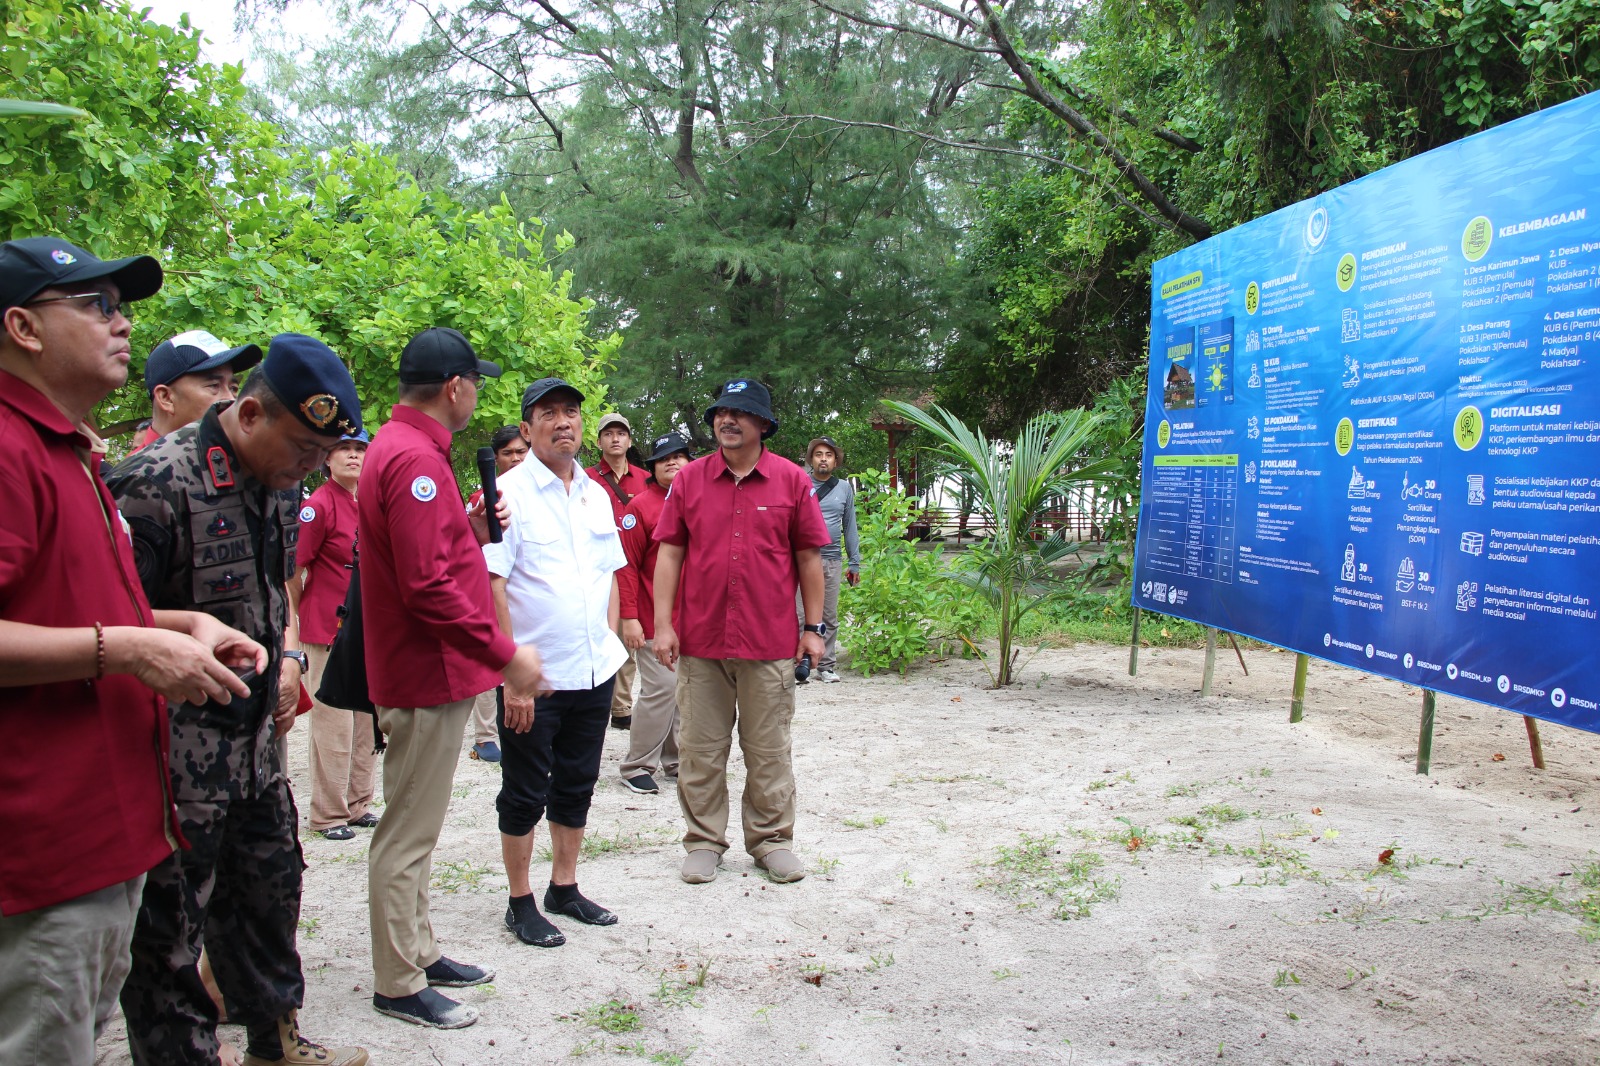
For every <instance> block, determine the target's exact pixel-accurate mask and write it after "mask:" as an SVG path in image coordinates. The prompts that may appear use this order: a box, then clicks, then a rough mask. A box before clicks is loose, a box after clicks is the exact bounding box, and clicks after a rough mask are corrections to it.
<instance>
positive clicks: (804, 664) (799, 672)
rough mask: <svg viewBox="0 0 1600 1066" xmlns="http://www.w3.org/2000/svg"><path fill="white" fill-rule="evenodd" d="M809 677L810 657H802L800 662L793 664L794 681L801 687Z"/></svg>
mask: <svg viewBox="0 0 1600 1066" xmlns="http://www.w3.org/2000/svg"><path fill="white" fill-rule="evenodd" d="M810 676H811V656H809V655H802V656H800V661H799V662H797V663H795V664H794V679H795V680H796V681H798V682H800V683H801V684H802V685H803V684H805V683H806V679H807V678H809V677H810Z"/></svg>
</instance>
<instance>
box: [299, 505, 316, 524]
mask: <svg viewBox="0 0 1600 1066" xmlns="http://www.w3.org/2000/svg"><path fill="white" fill-rule="evenodd" d="M316 520H317V509H316V508H315V507H313V506H311V505H310V504H309V503H308V504H306V505H305V506H304V507H302V508H300V521H302V522H315V521H316Z"/></svg>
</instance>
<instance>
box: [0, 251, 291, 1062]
mask: <svg viewBox="0 0 1600 1066" xmlns="http://www.w3.org/2000/svg"><path fill="white" fill-rule="evenodd" d="M160 287H161V267H160V265H159V264H157V262H156V261H155V260H154V259H152V258H150V257H149V256H136V257H133V258H129V259H118V260H114V261H111V262H103V261H101V260H99V259H97V258H95V257H94V256H93V255H90V254H89V253H88V252H86V251H84V250H83V249H82V248H78V247H76V246H74V245H71V244H68V243H67V242H66V241H63V240H60V239H57V238H53V237H32V238H28V239H25V240H17V241H10V242H7V243H6V244H3V245H0V479H4V482H5V485H6V506H5V508H4V510H3V512H0V749H3V750H4V751H5V752H6V754H7V758H6V759H4V760H0V823H3V824H4V825H5V826H6V832H7V839H6V847H5V848H4V850H3V851H0V1062H5V1063H13V1062H15V1063H23V1062H29V1063H31V1062H52V1063H56V1062H59V1063H78V1062H83V1063H87V1062H92V1061H93V1060H94V1040H95V1036H96V1035H97V1034H98V1031H99V1030H100V1028H101V1027H103V1026H104V1025H105V1023H106V1022H107V1021H108V1020H109V1019H110V1018H111V1016H112V1014H113V1012H114V1011H115V1009H116V1005H117V996H118V993H119V992H120V991H121V988H122V983H123V981H124V979H125V978H126V977H127V975H128V968H129V962H130V956H129V951H128V945H129V942H130V940H131V938H132V936H133V925H134V919H135V917H136V915H137V913H138V909H139V902H140V899H141V896H142V892H143V887H144V881H145V874H146V873H147V872H148V871H149V870H150V869H151V868H152V867H154V866H156V865H157V864H158V863H160V862H161V861H162V860H164V859H166V858H167V856H169V855H171V854H172V851H173V849H174V847H178V846H185V845H184V841H183V839H182V836H181V835H180V833H179V831H178V824H177V818H176V811H175V809H174V806H173V802H172V796H171V793H170V784H169V781H168V777H167V750H168V744H169V737H168V733H169V731H168V726H167V715H166V707H165V705H164V703H163V702H162V697H163V696H165V697H167V698H169V699H175V700H189V701H202V702H203V701H204V700H206V699H214V700H217V701H218V702H221V703H226V702H228V700H229V699H230V695H237V696H239V697H247V696H249V694H250V689H249V686H247V685H246V684H245V683H244V682H242V681H240V680H239V678H238V677H236V676H235V675H234V673H233V671H232V669H231V668H234V667H237V668H241V669H242V668H245V667H251V668H254V669H256V670H265V669H266V667H267V653H266V649H265V648H263V647H261V645H259V644H257V643H256V642H254V641H253V640H250V639H249V638H248V637H246V636H245V635H244V634H242V633H239V632H237V631H236V630H233V629H230V628H228V627H227V626H224V625H223V624H222V623H221V622H218V621H217V620H216V619H214V618H212V617H210V616H209V615H204V614H198V613H195V612H191V611H152V610H151V609H150V604H149V601H148V600H147V599H146V598H145V594H144V590H143V588H142V587H141V586H140V583H139V575H138V572H137V570H136V569H135V567H134V560H133V549H132V545H131V544H130V543H129V540H128V534H127V531H126V528H125V527H124V525H123V522H122V517H121V515H119V514H118V513H117V510H116V507H115V505H114V504H113V502H112V499H111V494H110V493H109V492H108V491H107V490H106V487H105V485H104V484H102V482H101V481H100V478H99V467H100V464H101V461H102V459H103V458H104V456H105V451H106V447H105V442H104V441H102V440H101V439H100V438H99V437H98V436H97V435H96V434H95V433H94V431H93V430H92V429H91V428H90V427H89V425H88V422H87V421H86V419H87V417H88V415H89V412H90V411H91V410H93V409H94V406H95V405H96V404H98V403H99V402H100V401H101V400H103V399H105V397H106V396H107V395H109V394H110V393H111V392H112V390H114V389H116V388H117V387H119V386H120V385H122V384H123V383H124V382H125V381H126V380H127V377H128V356H129V351H128V335H129V332H130V331H131V324H130V323H129V321H128V317H127V315H126V314H125V312H124V307H125V304H124V301H131V300H142V299H144V298H145V297H148V296H152V295H154V294H155V292H156V290H157V289H159V288H160Z"/></svg>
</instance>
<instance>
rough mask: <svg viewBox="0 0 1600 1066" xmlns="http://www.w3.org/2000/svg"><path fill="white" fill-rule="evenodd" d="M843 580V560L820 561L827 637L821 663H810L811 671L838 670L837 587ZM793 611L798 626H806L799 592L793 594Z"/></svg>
mask: <svg viewBox="0 0 1600 1066" xmlns="http://www.w3.org/2000/svg"><path fill="white" fill-rule="evenodd" d="M843 580H844V560H843V559H823V560H822V621H824V622H826V623H828V635H827V636H826V637H824V638H822V644H823V650H822V661H821V662H819V663H812V664H811V666H812V668H813V669H815V670H818V671H821V670H835V671H836V670H838V668H839V585H840V583H841V582H843ZM794 610H795V614H796V615H797V616H798V617H799V619H800V624H801V625H805V624H806V605H805V601H804V600H803V599H802V598H801V596H800V590H799V589H796V590H795V593H794Z"/></svg>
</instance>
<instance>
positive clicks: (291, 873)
mask: <svg viewBox="0 0 1600 1066" xmlns="http://www.w3.org/2000/svg"><path fill="white" fill-rule="evenodd" d="M178 815H179V818H180V821H181V825H182V827H183V835H184V836H185V837H186V838H188V841H189V844H190V848H189V850H188V851H177V852H174V853H173V854H172V855H170V856H168V857H167V858H166V859H165V860H163V861H162V862H161V863H160V865H158V866H157V867H156V868H155V869H153V870H151V871H150V876H149V878H148V879H147V880H146V881H145V887H144V901H143V903H142V904H141V906H140V908H139V917H138V920H137V922H136V923H135V925H134V931H133V968H132V970H131V971H130V972H129V974H128V980H127V983H126V984H124V985H123V987H122V1011H123V1013H124V1014H125V1015H127V1019H128V1046H129V1048H130V1050H131V1051H132V1052H133V1061H134V1063H135V1064H136V1066H191V1064H192V1066H215V1064H216V1061H217V1010H216V1006H215V1005H214V1004H213V1003H212V1002H211V997H210V995H208V994H207V992H206V989H205V986H204V985H203V984H201V983H200V973H199V970H198V969H197V963H198V962H199V959H200V944H201V938H202V936H203V937H204V941H205V943H206V944H207V945H209V947H210V948H211V951H210V956H211V968H212V970H213V972H215V974H216V977H217V987H218V988H220V989H221V990H222V997H223V1001H224V1002H225V1003H226V1004H227V1007H228V1016H229V1018H230V1019H232V1020H233V1021H234V1022H237V1023H240V1024H244V1025H260V1024H264V1023H267V1022H270V1021H273V1020H274V1019H277V1018H280V1017H282V1016H283V1015H284V1014H286V1013H288V1012H289V1011H291V1010H294V1009H297V1008H298V1007H300V1005H301V1003H302V1002H303V1001H304V999H305V978H304V976H303V975H302V973H301V970H300V952H299V951H298V950H297V949H296V948H295V932H296V930H297V928H298V927H299V924H300V879H301V872H302V870H304V868H305V863H304V861H303V860H302V858H301V855H300V840H299V837H298V836H297V835H296V832H295V828H296V826H297V824H298V822H299V816H298V815H297V814H296V813H295V808H294V799H293V797H292V796H291V795H290V793H289V783H288V782H287V781H286V780H285V779H284V778H282V777H279V778H277V780H275V781H273V782H272V783H271V784H270V785H269V786H268V787H267V788H266V790H265V791H264V792H262V794H261V795H260V796H259V797H257V798H256V799H250V800H241V799H235V800H229V799H221V800H213V801H200V800H193V801H191V800H183V801H180V802H179V803H178Z"/></svg>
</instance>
